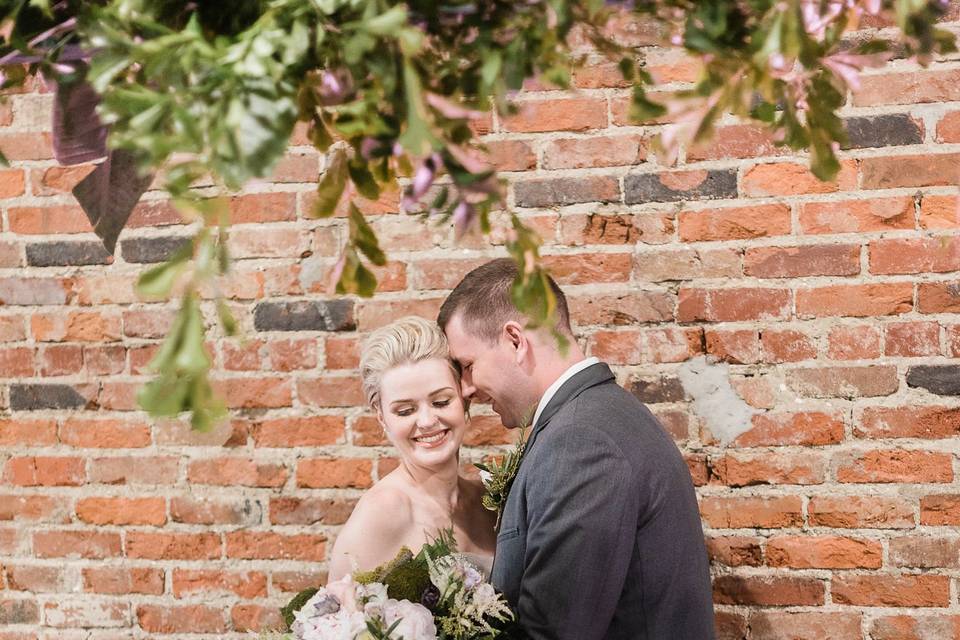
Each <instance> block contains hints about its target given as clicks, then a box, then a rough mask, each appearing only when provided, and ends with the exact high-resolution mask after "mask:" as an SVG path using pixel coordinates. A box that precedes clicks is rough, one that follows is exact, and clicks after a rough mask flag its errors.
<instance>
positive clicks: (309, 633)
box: [293, 588, 367, 640]
mask: <svg viewBox="0 0 960 640" xmlns="http://www.w3.org/2000/svg"><path fill="white" fill-rule="evenodd" d="M344 601H345V603H346V602H350V601H351V599H350V598H344ZM341 604H342V603H341V601H340V600H339V599H338V598H337V597H336V596H334V595H333V593H331V591H329V590H328V589H325V588H321V589H320V590H318V591H317V593H316V594H315V595H314V596H313V597H312V598H310V599H309V600H307V602H306V604H304V605H303V607H302V608H301V609H300V610H299V611H297V612H296V613H295V614H294V623H293V633H294V637H296V638H298V640H355V638H356V637H357V636H359V635H360V634H361V633H363V632H365V631H366V630H367V619H366V616H365V615H364V614H363V612H361V611H357V610H356V604H355V603H354V607H353V610H352V611H351V610H349V609H348V608H347V607H346V606H341Z"/></svg>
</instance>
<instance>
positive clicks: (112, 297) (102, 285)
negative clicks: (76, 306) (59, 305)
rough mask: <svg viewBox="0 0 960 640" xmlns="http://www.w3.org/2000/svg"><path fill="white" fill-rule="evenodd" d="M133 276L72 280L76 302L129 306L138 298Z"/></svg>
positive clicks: (100, 276)
mask: <svg viewBox="0 0 960 640" xmlns="http://www.w3.org/2000/svg"><path fill="white" fill-rule="evenodd" d="M135 284H136V277H135V276H133V275H119V276H115V275H88V276H87V275H85V276H78V277H76V278H74V279H73V289H74V291H76V295H77V302H78V303H80V304H82V305H97V304H130V303H133V302H137V301H138V300H139V298H138V297H137V294H136V292H135V291H134V285H135Z"/></svg>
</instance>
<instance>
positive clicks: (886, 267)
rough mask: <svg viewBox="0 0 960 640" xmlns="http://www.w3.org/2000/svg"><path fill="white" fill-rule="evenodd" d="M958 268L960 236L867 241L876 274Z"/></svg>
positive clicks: (959, 263) (944, 270) (941, 270)
mask: <svg viewBox="0 0 960 640" xmlns="http://www.w3.org/2000/svg"><path fill="white" fill-rule="evenodd" d="M947 271H960V238H946V237H943V238H906V239H896V240H877V241H875V242H871V243H870V272H871V273H875V274H902V273H911V274H912V273H929V272H933V273H942V272H947Z"/></svg>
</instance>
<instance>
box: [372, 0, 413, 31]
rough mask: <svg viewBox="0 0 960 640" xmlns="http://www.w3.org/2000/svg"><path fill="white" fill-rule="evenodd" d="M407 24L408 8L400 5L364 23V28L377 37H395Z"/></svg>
mask: <svg viewBox="0 0 960 640" xmlns="http://www.w3.org/2000/svg"><path fill="white" fill-rule="evenodd" d="M406 22H407V8H406V7H405V6H404V5H402V4H398V5H395V6H394V7H393V8H392V9H390V10H388V11H386V12H384V13H381V14H380V15H378V16H377V17H375V18H371V19H369V20H366V21H364V23H363V28H364V29H365V30H366V31H368V32H369V33H372V34H374V35H377V36H395V35H397V33H398V31H399V30H400V27H402V26H403V25H404V24H406Z"/></svg>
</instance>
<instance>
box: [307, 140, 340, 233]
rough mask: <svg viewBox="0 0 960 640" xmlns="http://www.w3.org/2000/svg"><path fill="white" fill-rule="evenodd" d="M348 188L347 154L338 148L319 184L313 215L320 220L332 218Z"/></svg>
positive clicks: (333, 153) (333, 152)
mask: <svg viewBox="0 0 960 640" xmlns="http://www.w3.org/2000/svg"><path fill="white" fill-rule="evenodd" d="M346 186H347V154H346V152H345V151H344V150H343V149H342V148H336V149H334V150H333V151H332V152H331V154H330V164H329V166H328V167H327V170H326V171H325V172H324V174H323V177H322V178H320V182H319V184H317V202H316V203H315V204H314V205H313V215H314V216H315V217H318V218H329V217H330V216H332V215H333V214H334V212H335V211H336V209H337V204H338V203H339V202H340V198H341V197H342V196H343V190H344V188H345V187H346Z"/></svg>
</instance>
